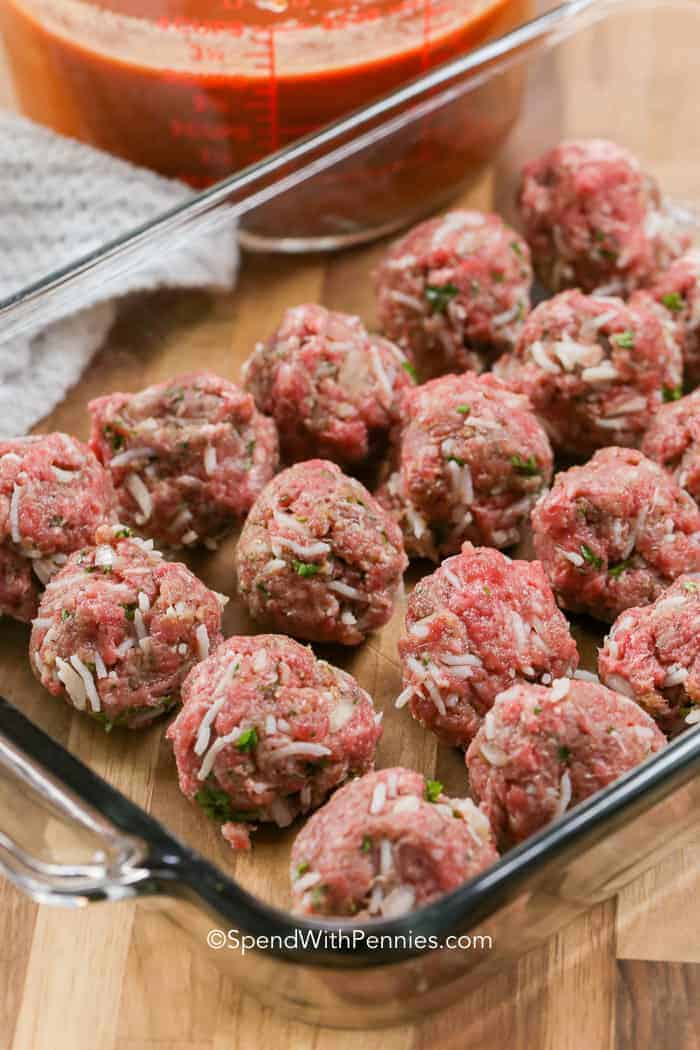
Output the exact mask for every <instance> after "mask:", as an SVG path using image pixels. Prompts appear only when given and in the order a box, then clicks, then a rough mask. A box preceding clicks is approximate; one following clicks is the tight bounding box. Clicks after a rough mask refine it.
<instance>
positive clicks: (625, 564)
mask: <svg viewBox="0 0 700 1050" xmlns="http://www.w3.org/2000/svg"><path fill="white" fill-rule="evenodd" d="M631 564H632V559H631V558H626V559H625V561H621V562H618V563H617V565H611V566H610V568H609V569H608V576H612V577H613V578H615V579H617V577H618V576H622V574H623V572H626V571H627V569H629V567H630V565H631Z"/></svg>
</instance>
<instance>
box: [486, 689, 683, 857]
mask: <svg viewBox="0 0 700 1050" xmlns="http://www.w3.org/2000/svg"><path fill="white" fill-rule="evenodd" d="M665 743H666V740H665V737H664V735H663V733H662V732H661V731H660V730H659V729H658V728H657V726H656V725H655V723H654V721H653V720H652V719H651V718H650V717H649V715H647V714H646V712H644V711H642V709H641V707H639V706H638V705H637V704H635V703H634V702H633V701H632V700H628V699H627V698H626V697H624V696H620V695H619V694H618V693H613V692H612V691H611V690H610V689H606V688H605V687H604V686H602V685H599V684H597V683H593V682H588V681H579V680H577V679H574V680H573V681H572V680H571V679H568V678H560V679H557V680H556V681H555V682H554V683H553V684H552V686H551V688H549V689H545V688H544V687H543V686H540V685H530V684H528V683H526V682H521V683H519V684H518V685H514V686H512V687H511V688H510V689H508V690H507V691H506V692H505V693H501V694H500V696H498V697H496V702H495V703H494V705H493V707H492V708H491V710H490V711H489V713H488V714H487V715H486V718H485V719H484V724H483V726H482V727H481V729H480V730H479V732H478V733H477V735H476V737H475V738H474V740H473V741H472V743H471V745H470V747H469V750H468V751H467V768H468V770H469V785H470V787H471V789H472V791H473V792H474V793H475V795H476V797H477V798H478V799H480V801H481V805H482V807H483V809H484V811H485V813H486V814H487V816H488V817H489V819H490V821H491V823H492V825H493V827H494V829H495V831H496V834H497V836H498V837H499V839H500V840H501V841H502V842H503V843H504V844H506V843H513V842H522V840H523V839H526V838H528V836H529V835H534V833H535V832H536V831H539V830H540V828H543V827H544V826H545V825H546V824H549V823H550V821H552V820H556V818H557V817H560V816H562V814H563V813H564V812H565V811H566V810H567V809H568V808H569V807H570V806H575V805H576V804H577V803H578V802H582V801H583V799H585V798H588V796H589V795H593V794H594V793H595V792H596V791H599V790H600V788H603V787H605V786H606V785H607V784H610V783H612V781H614V780H617V778H618V777H621V776H622V774H623V773H626V772H628V770H630V769H632V768H634V766H636V765H638V764H639V763H640V762H643V761H644V759H645V758H647V757H648V756H649V755H652V754H654V753H655V752H657V751H660V750H661V748H662V747H663V746H664V744H665Z"/></svg>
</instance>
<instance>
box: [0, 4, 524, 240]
mask: <svg viewBox="0 0 700 1050" xmlns="http://www.w3.org/2000/svg"><path fill="white" fill-rule="evenodd" d="M532 7H533V3H532V0H3V3H2V4H0V29H1V30H2V33H3V36H4V38H5V41H6V44H7V49H8V53H9V56H10V65H11V70H12V73H13V77H14V81H15V87H16V90H17V94H18V97H19V99H20V103H21V105H22V108H23V110H24V112H25V113H26V114H27V115H28V116H30V117H32V118H33V119H35V120H38V121H40V122H41V123H45V124H48V125H49V126H51V127H53V128H55V129H56V130H57V131H59V132H61V133H63V134H66V135H71V136H74V137H77V138H79V139H82V140H84V141H87V142H90V143H92V144H93V145H96V146H99V147H101V148H103V149H106V150H108V151H111V152H113V153H115V154H118V155H119V156H122V157H125V158H126V159H128V160H131V161H133V162H134V163H137V164H141V165H144V166H146V167H150V168H152V169H154V170H156V171H158V172H160V173H161V174H164V175H168V176H172V177H176V178H181V179H184V180H185V181H187V182H189V183H190V184H191V185H192V186H195V187H203V186H206V185H209V184H211V183H212V182H215V181H218V180H219V179H221V178H223V177H225V176H227V175H229V174H231V173H232V172H235V171H238V170H240V169H241V168H244V167H246V166H247V165H248V164H251V163H253V162H255V161H257V160H259V159H260V158H261V157H263V156H265V155H266V154H268V153H271V152H274V151H275V150H276V149H278V148H279V147H281V146H283V145H285V144H286V143H288V142H290V141H292V140H294V139H296V138H299V137H301V136H303V135H304V134H306V133H307V132H310V131H312V130H314V129H316V128H318V127H319V126H321V125H323V124H326V123H328V122H330V121H332V120H334V119H335V118H337V117H338V116H340V115H342V114H344V113H346V112H348V111H350V110H352V109H354V108H356V107H357V106H360V105H362V104H364V103H366V102H367V101H368V100H370V99H371V98H374V97H377V96H379V95H381V94H383V93H384V92H386V91H389V90H390V89H392V88H394V87H396V86H397V85H398V84H401V83H403V82H405V81H408V80H410V79H411V78H413V77H414V76H417V75H419V74H420V73H422V72H425V71H426V70H427V69H429V68H430V67H432V66H433V65H436V64H438V63H440V62H442V61H444V60H446V59H448V58H450V57H452V56H453V55H455V54H458V53H460V52H463V51H465V50H469V49H470V48H471V47H473V46H474V45H476V44H478V43H481V42H482V41H484V40H485V39H487V38H490V37H492V36H496V35H499V34H500V33H502V32H504V31H506V30H507V29H509V28H512V27H513V26H514V25H516V24H518V23H520V22H522V21H525V20H526V19H527V17H528V16H529V14H530V13H531V9H532ZM502 102H503V105H502V107H501V110H502V111H501V112H499V113H498V119H497V121H496V124H497V125H498V126H496V125H494V124H493V122H492V124H491V126H490V127H488V128H482V127H481V123H480V121H479V122H477V123H476V124H474V122H473V121H472V122H471V124H470V118H469V115H468V114H465V120H464V122H460V121H459V120H458V121H457V123H456V125H455V126H453V127H452V128H443V129H441V130H440V134H439V136H438V138H437V139H436V137H435V135H434V134H433V135H432V138H431V140H430V141H432V143H433V147H434V146H435V145H436V143H438V139H439V149H440V153H441V156H442V158H443V161H446V162H447V163H443V162H442V161H441V163H440V165H438V170H437V171H433V173H432V174H431V176H430V183H431V188H432V189H433V190H435V191H438V190H441V191H443V195H444V191H445V189H446V188H447V185H448V184H449V185H450V186H453V187H454V185H455V183H456V182H458V181H460V180H459V178H458V176H459V175H461V174H462V172H461V171H457V170H456V168H455V161H456V160H457V162H458V164H460V163H461V162H462V161H461V160H460V159H458V157H461V154H462V153H463V150H462V151H461V152H460V150H457V151H455V148H454V146H459V145H460V141H461V140H463V138H464V135H465V134H468V135H469V137H470V139H471V140H473V139H474V138H475V136H476V137H481V138H482V139H483V141H484V142H491V140H492V139H493V140H494V141H496V140H498V139H499V133H500V129H501V128H503V129H505V127H507V126H508V124H509V122H510V120H511V119H512V116H513V113H512V108H513V102H514V100H513V97H512V92H511V93H510V95H509V96H508V97H507V98H505V97H504V99H503V100H502ZM496 109H497V110H498V109H499V107H498V106H496ZM463 123H464V126H463ZM428 145H429V140H428V137H427V136H424V140H423V143H422V146H421V150H422V154H421V157H419V156H418V155H417V154H415V151H413V152H412V153H411V155H410V157H403V158H401V157H399V158H394V159H392V158H388V157H387V158H383V159H382V163H381V164H380V165H379V166H374V167H372V166H370V167H369V168H368V169H367V171H366V172H365V173H364V175H363V173H362V172H357V173H356V174H355V176H354V180H355V189H357V188H358V186H360V185H361V184H362V183H363V182H366V184H367V187H368V189H371V190H372V192H374V193H375V195H376V189H377V187H378V186H380V185H381V186H386V185H387V170H389V171H390V172H393V174H396V172H398V171H399V169H402V172H403V174H405V173H406V164H407V163H410V164H412V165H413V166H414V167H415V166H416V165H419V167H420V169H421V170H422V172H423V173H425V172H426V170H427V168H426V161H429V159H430V157H429V153H430V150H429V149H428ZM426 151H427V152H426ZM433 153H434V149H433ZM465 159H467V160H468V158H465ZM428 167H429V165H428ZM443 169H444V170H443ZM416 171H418V168H416ZM392 177H393V176H392ZM357 180H359V182H358V181H357ZM391 181H392V180H391V178H390V179H389V182H391ZM423 181H424V180H423ZM404 182H405V180H404ZM418 182H419V183H420V182H421V180H420V179H419V180H418ZM336 190H337V187H330V186H329V192H331V193H335V192H336ZM403 192H405V188H404V191H403ZM425 195H426V187H425V185H423V184H422V183H421V185H420V186H418V185H417V193H416V194H414V195H413V196H414V197H415V198H416V199H415V200H412V201H408V200H407V201H406V206H405V207H402V209H401V211H402V212H405V214H406V217H407V218H410V217H411V216H412V215H413V214H414V213H416V211H417V210H423V209H425V208H426V207H428V206H429V205H430V203H431V202H432V200H433V199H434V198H435V193H431V194H430V197H431V199H430V200H426V197H425ZM409 196H410V194H409ZM418 205H420V207H417V206H418ZM324 209H325V204H324V202H323V201H320V202H317V204H316V208H315V211H316V217H315V218H314V217H313V216H311V215H310V214H306V216H305V217H304V221H303V222H300V221H299V216H296V217H294V216H290V217H289V218H290V220H292V221H291V227H292V228H288V229H286V230H284V231H283V230H281V229H274V230H272V229H268V228H266V229H258V230H252V231H251V233H250V238H251V243H253V242H254V243H255V244H259V245H262V246H265V247H268V246H279V245H280V243H281V241H284V242H285V243H284V244H283V245H282V246H283V247H287V248H292V247H296V248H305V247H308V246H313V247H336V246H339V245H342V244H347V243H353V242H357V241H359V240H363V239H367V238H368V237H371V236H375V235H376V234H377V232H381V231H382V230H383V229H384V228H386V227H387V225H389V226H392V227H393V226H395V225H396V221H395V218H394V217H392V219H391V220H389V221H388V222H387V221H385V220H384V217H383V216H382V215H381V214H379V213H378V210H377V207H376V205H375V206H373V207H372V209H371V211H372V214H371V215H370V214H369V213H368V214H367V215H366V216H363V215H362V214H358V213H357V212H356V209H355V211H354V212H353V214H352V215H346V214H341V213H343V212H344V210H347V209H343V208H342V207H341V208H340V210H339V209H338V206H337V202H334V203H333V205H332V208H331V219H330V222H329V221H328V216H327V215H326V216H325V217H324V216H321V215H320V214H319V212H322V211H324ZM362 210H363V209H362V208H361V209H360V212H362ZM379 211H381V207H380V208H379ZM280 218H281V219H284V217H283V216H280ZM320 219H323V221H320ZM283 225H284V222H283Z"/></svg>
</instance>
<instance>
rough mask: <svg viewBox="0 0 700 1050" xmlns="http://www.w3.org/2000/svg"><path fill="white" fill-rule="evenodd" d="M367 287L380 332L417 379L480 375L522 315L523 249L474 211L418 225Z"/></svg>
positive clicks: (525, 302) (526, 274)
mask: <svg viewBox="0 0 700 1050" xmlns="http://www.w3.org/2000/svg"><path fill="white" fill-rule="evenodd" d="M374 280H375V287H376V292H377V312H378V317H379V323H380V325H381V327H382V331H383V332H384V333H385V334H386V335H387V336H388V337H389V339H393V340H394V341H395V342H397V343H398V344H399V346H401V347H402V349H404V350H405V351H406V353H407V354H408V355H409V357H410V358H411V360H412V361H413V362H414V364H415V365H416V367H417V369H418V371H419V373H420V374H421V376H423V377H424V378H428V377H430V376H437V375H442V373H444V372H453V371H455V372H463V371H465V370H466V369H472V370H474V371H475V372H480V371H481V370H482V369H483V368H484V367H485V366H486V365H487V364H488V363H489V362H490V361H492V360H493V358H494V357H497V356H498V355H499V354H501V353H503V352H504V351H505V350H512V348H513V346H514V345H515V341H516V339H517V337H518V334H519V332H520V329H521V327H522V324H523V320H524V319H525V317H526V315H527V312H528V310H529V308H530V286H531V284H532V268H531V266H530V252H529V249H528V247H527V244H526V243H525V241H524V240H523V239H522V238H521V237H520V236H519V235H518V234H517V233H516V232H515V231H514V230H512V229H511V228H510V227H509V226H506V224H505V223H504V222H503V220H502V219H501V218H500V217H499V216H498V215H484V214H482V213H481V212H478V211H453V212H448V213H447V215H443V216H440V217H439V218H437V219H428V221H427V222H422V223H421V224H420V225H419V226H416V227H415V228H414V229H412V230H410V231H409V232H408V233H407V234H406V235H405V236H404V237H402V238H401V240H399V241H396V243H395V244H393V245H392V246H391V248H390V249H389V251H388V252H387V254H386V255H385V256H384V259H383V260H382V261H381V262H380V264H379V266H378V268H377V270H376V273H375V275H374Z"/></svg>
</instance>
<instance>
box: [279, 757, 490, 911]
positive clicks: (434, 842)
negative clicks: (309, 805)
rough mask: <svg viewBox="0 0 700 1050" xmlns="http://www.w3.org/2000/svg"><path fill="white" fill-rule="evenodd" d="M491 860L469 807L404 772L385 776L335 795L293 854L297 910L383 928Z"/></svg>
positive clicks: (486, 832)
mask: <svg viewBox="0 0 700 1050" xmlns="http://www.w3.org/2000/svg"><path fill="white" fill-rule="evenodd" d="M497 860H498V853H497V852H496V848H495V846H494V841H493V833H492V831H491V828H490V826H489V822H488V820H487V819H486V818H485V817H484V815H483V813H482V812H481V811H480V810H479V809H478V808H477V807H476V806H475V805H474V803H473V802H472V801H471V799H468V798H463V799H453V798H448V797H447V796H446V795H444V794H443V793H442V785H441V784H439V783H438V782H437V781H434V780H425V778H424V777H422V776H421V775H420V773H415V772H413V770H410V769H401V768H396V769H382V770H379V771H378V772H376V773H368V774H367V775H366V776H364V777H361V778H360V779H359V780H353V781H351V783H349V784H347V785H346V786H345V787H343V788H341V789H340V791H338V792H336V794H335V795H334V796H333V798H332V799H331V800H330V802H327V803H326V805H325V806H324V807H323V808H322V809H320V810H319V811H318V813H315V814H314V816H312V817H311V819H310V820H309V821H308V822H307V824H306V825H305V827H304V828H302V830H301V831H300V832H299V834H298V835H297V838H296V841H295V843H294V846H293V848H292V861H291V879H292V897H293V901H294V909H295V911H297V912H300V913H301V914H305V915H338V916H353V917H354V918H356V919H365V918H369V917H377V918H384V919H390V918H395V917H396V916H397V915H404V914H406V913H407V912H410V911H412V910H413V909H414V908H418V907H420V906H421V905H423V904H428V903H429V902H430V901H433V900H435V899H436V898H438V897H440V896H442V895H443V894H444V893H449V891H450V890H453V889H456V888H457V887H458V886H461V885H462V883H464V882H466V880H467V879H470V878H473V877H474V876H475V875H478V874H479V873H480V872H481V871H483V870H484V869H485V868H488V867H490V865H491V864H494V863H495V862H496V861H497Z"/></svg>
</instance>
